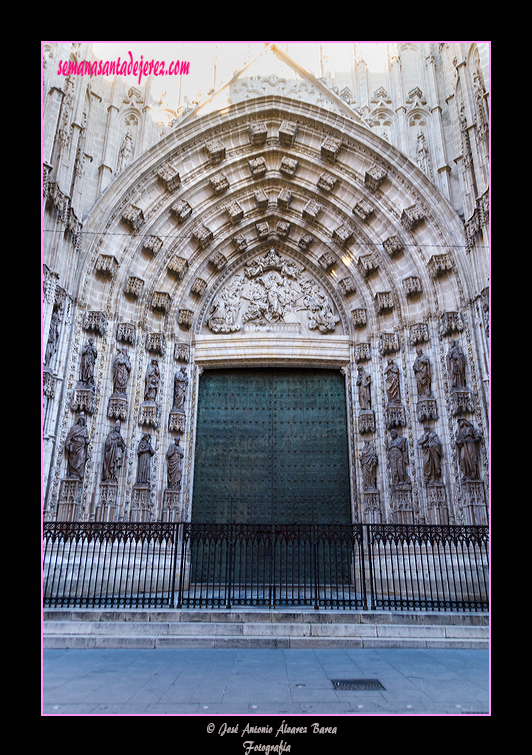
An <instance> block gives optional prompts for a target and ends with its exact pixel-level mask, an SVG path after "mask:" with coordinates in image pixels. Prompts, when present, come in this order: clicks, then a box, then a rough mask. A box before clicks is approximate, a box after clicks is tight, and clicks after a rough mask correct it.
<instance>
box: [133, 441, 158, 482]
mask: <svg viewBox="0 0 532 755" xmlns="http://www.w3.org/2000/svg"><path fill="white" fill-rule="evenodd" d="M154 453H155V451H154V450H153V448H152V447H151V435H149V433H145V434H144V435H143V436H142V438H141V439H140V442H139V445H138V448H137V458H138V464H137V482H136V484H137V485H149V484H150V477H151V457H152V456H153V455H154Z"/></svg>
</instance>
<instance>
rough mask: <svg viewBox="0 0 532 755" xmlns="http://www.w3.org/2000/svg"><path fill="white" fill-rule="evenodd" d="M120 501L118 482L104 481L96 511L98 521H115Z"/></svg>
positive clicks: (101, 485) (95, 517) (95, 516)
mask: <svg viewBox="0 0 532 755" xmlns="http://www.w3.org/2000/svg"><path fill="white" fill-rule="evenodd" d="M117 501H118V483H116V482H102V483H101V484H100V500H99V502H98V505H97V506H96V511H95V512H94V520H95V521H96V522H114V521H115V514H116V508H117Z"/></svg>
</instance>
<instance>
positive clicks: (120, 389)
mask: <svg viewBox="0 0 532 755" xmlns="http://www.w3.org/2000/svg"><path fill="white" fill-rule="evenodd" d="M130 372H131V362H130V359H129V356H128V353H127V349H126V347H125V346H124V347H123V348H122V349H121V350H120V351H119V352H118V354H117V355H116V356H115V358H114V360H113V391H114V394H115V395H118V396H125V395H126V388H127V382H128V380H129V373H130Z"/></svg>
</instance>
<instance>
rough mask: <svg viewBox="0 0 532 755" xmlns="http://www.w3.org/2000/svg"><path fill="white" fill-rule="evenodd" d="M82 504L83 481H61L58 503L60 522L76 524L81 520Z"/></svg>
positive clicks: (69, 478)
mask: <svg viewBox="0 0 532 755" xmlns="http://www.w3.org/2000/svg"><path fill="white" fill-rule="evenodd" d="M80 502H81V480H79V479H78V478H76V477H67V478H65V479H64V480H61V487H60V489H59V501H58V503H57V521H58V522H76V521H77V520H78V519H79V513H80Z"/></svg>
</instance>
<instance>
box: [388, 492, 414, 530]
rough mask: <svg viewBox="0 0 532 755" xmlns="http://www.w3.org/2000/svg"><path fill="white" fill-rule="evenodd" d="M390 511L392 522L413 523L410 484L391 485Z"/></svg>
mask: <svg viewBox="0 0 532 755" xmlns="http://www.w3.org/2000/svg"><path fill="white" fill-rule="evenodd" d="M391 511H392V519H393V522H394V524H413V523H414V512H413V510H412V485H411V483H406V482H405V483H402V484H400V485H392V497H391Z"/></svg>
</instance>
